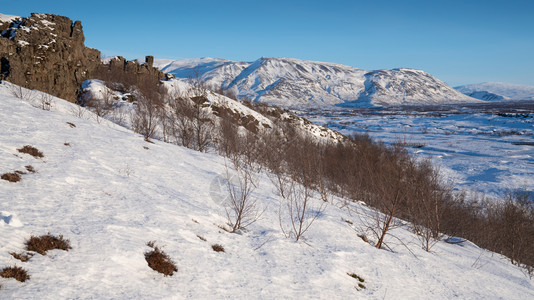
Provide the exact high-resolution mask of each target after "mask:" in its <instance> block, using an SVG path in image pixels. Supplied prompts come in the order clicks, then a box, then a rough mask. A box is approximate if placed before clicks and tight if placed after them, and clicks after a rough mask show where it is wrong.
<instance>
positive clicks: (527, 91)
mask: <svg viewBox="0 0 534 300" xmlns="http://www.w3.org/2000/svg"><path fill="white" fill-rule="evenodd" d="M455 89H456V90H457V91H459V92H462V93H464V94H466V95H468V96H470V97H474V98H477V99H481V100H488V101H503V100H534V86H529V85H521V84H511V83H503V82H483V83H478V84H469V85H463V86H457V87H455Z"/></svg>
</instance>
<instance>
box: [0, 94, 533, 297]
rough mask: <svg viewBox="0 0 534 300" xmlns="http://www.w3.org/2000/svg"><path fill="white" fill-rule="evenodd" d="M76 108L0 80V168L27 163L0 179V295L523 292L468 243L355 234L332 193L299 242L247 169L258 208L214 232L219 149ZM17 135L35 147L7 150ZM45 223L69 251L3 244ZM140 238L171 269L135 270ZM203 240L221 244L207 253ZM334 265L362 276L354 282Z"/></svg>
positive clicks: (352, 206)
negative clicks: (6, 274) (146, 135)
mask: <svg viewBox="0 0 534 300" xmlns="http://www.w3.org/2000/svg"><path fill="white" fill-rule="evenodd" d="M79 109H80V108H78V107H76V106H75V105H74V104H71V103H68V102H66V101H63V100H60V99H57V98H55V99H54V105H53V107H52V110H51V111H44V110H41V109H39V108H36V107H35V104H33V105H32V103H31V102H28V101H25V100H21V99H18V98H14V97H12V96H11V95H10V92H9V88H8V86H7V85H6V84H5V83H4V84H2V85H0V127H1V128H3V129H4V130H1V131H0V172H1V173H4V172H13V171H15V170H24V168H25V166H26V165H31V166H33V167H34V169H35V170H36V173H27V174H23V175H22V180H21V181H20V182H16V183H11V182H7V181H5V180H0V191H2V192H1V193H2V201H1V202H0V269H1V268H5V267H7V266H14V265H17V266H20V267H23V268H24V269H26V270H27V271H28V272H29V274H30V276H31V278H30V279H29V280H28V281H26V282H24V283H20V282H17V281H15V280H14V279H6V278H0V284H1V285H2V287H1V288H0V298H2V299H29V298H39V299H57V298H67V299H72V298H76V299H88V298H89V299H141V298H144V299H148V298H150V299H161V298H166V299H169V298H172V299H183V298H194V299H220V298H232V299H235V298H250V297H252V298H323V299H335V298H343V299H347V298H349V299H355V298H356V299H358V298H360V299H390V298H396V299H414V298H418V299H421V298H423V299H425V298H426V299H430V298H431V299H450V298H455V297H456V298H462V299H467V298H469V299H475V298H477V299H495V298H505V299H530V298H533V297H534V283H533V281H532V280H529V279H528V277H526V276H525V275H524V274H523V273H522V271H521V270H520V269H519V268H517V267H515V266H513V265H511V264H510V263H509V260H508V259H506V258H504V257H501V256H500V255H497V254H495V253H491V252H488V251H485V250H483V249H480V248H478V247H477V246H475V245H473V244H472V243H469V242H463V243H459V244H448V243H445V242H443V241H439V242H437V244H436V245H435V246H434V248H433V249H432V250H433V251H432V252H430V253H428V252H425V251H423V250H422V249H421V248H420V247H419V245H418V244H419V242H418V240H417V238H416V236H415V235H413V233H411V231H410V230H409V227H408V226H401V227H398V228H396V229H393V233H394V234H395V236H396V237H398V238H401V239H402V240H403V241H405V243H406V245H407V246H408V247H409V248H410V249H409V250H408V249H407V248H405V247H403V246H401V245H399V244H397V243H396V240H395V239H394V238H391V239H390V240H389V244H390V246H391V247H393V249H394V251H388V250H378V249H376V248H374V247H373V246H371V245H369V244H367V243H365V242H364V241H363V240H362V239H361V238H359V237H358V236H357V234H356V233H357V231H358V230H360V229H359V228H360V227H361V226H363V223H362V219H365V218H368V217H369V216H370V215H372V214H373V213H372V211H371V210H370V209H369V208H367V207H365V206H363V205H360V204H357V203H345V202H344V201H343V199H337V198H336V199H333V201H332V203H329V204H328V205H327V207H326V210H325V211H324V212H323V213H322V214H321V215H320V216H319V218H318V219H317V220H316V222H315V223H314V224H313V226H312V227H311V228H310V230H309V231H308V232H307V234H306V240H305V243H304V242H301V243H296V242H294V241H293V240H291V239H287V238H285V237H284V235H283V234H282V233H281V230H280V227H279V222H280V219H279V213H278V209H279V207H280V206H279V201H280V198H279V196H277V195H276V194H275V193H274V192H273V186H272V183H271V181H270V180H269V178H268V177H267V174H258V175H255V176H257V178H258V180H257V185H258V187H257V189H256V190H255V191H254V193H253V197H255V199H257V200H258V201H259V202H258V203H259V204H260V205H261V207H262V208H265V212H264V214H263V215H262V217H261V219H260V220H259V221H258V222H257V223H255V224H253V225H252V226H250V227H249V228H248V230H246V231H242V232H241V233H239V234H231V233H228V232H226V231H224V230H222V229H221V228H220V226H224V225H225V223H226V219H225V209H224V207H223V206H222V205H221V204H220V203H221V199H220V198H218V196H217V195H220V194H215V196H214V193H213V183H214V182H215V183H216V182H218V179H219V178H220V177H219V176H220V175H221V174H223V175H224V174H225V161H224V159H223V158H221V157H219V156H217V155H215V154H213V153H208V154H206V153H200V152H195V151H192V150H189V149H186V148H183V147H179V146H176V145H172V144H166V143H162V142H159V141H154V143H148V142H145V141H144V140H143V138H142V136H140V135H138V134H135V133H133V132H131V131H129V130H127V129H125V128H123V127H120V126H117V125H115V124H113V123H110V122H107V121H106V120H100V122H96V121H95V120H94V117H93V115H92V114H91V113H89V112H86V113H84V114H80V113H79V111H78V110H79ZM75 115H76V116H75ZM77 116H82V118H80V117H77ZM69 123H71V124H72V125H71V124H69ZM24 145H33V146H34V147H36V148H38V149H39V150H40V151H42V152H43V154H44V157H43V158H34V157H32V156H29V155H27V154H22V153H19V152H17V150H16V149H17V148H20V147H22V146H24ZM311 201H312V202H311V203H313V204H319V203H322V200H320V198H319V197H313V199H312V200H311ZM345 220H349V221H350V223H352V224H350V223H348V222H346V221H345ZM47 232H50V233H52V234H55V235H59V234H62V235H63V236H64V237H65V238H67V239H69V240H70V242H71V246H72V249H71V250H70V251H68V252H65V251H60V250H52V251H50V252H49V253H47V255H46V256H41V255H39V254H35V255H34V256H33V257H32V258H31V259H30V260H29V261H27V262H20V261H18V260H16V259H15V258H13V257H12V256H11V255H10V254H9V253H10V252H22V251H23V249H24V241H25V240H26V239H28V238H29V237H30V235H41V234H46V233H47ZM199 236H200V237H202V238H204V239H205V240H206V241H204V240H202V239H200V238H199ZM154 240H155V241H156V245H157V246H160V247H161V248H162V249H163V251H165V252H166V253H167V254H169V256H170V257H171V258H172V259H173V260H174V261H175V262H176V265H177V267H178V271H177V272H176V273H175V274H174V275H173V276H170V277H164V276H163V275H161V274H159V273H156V272H155V271H153V270H152V269H150V268H149V267H148V265H147V263H146V261H145V258H144V252H146V251H148V250H149V247H147V246H146V243H147V242H148V241H154ZM213 244H221V245H222V246H223V247H224V248H225V250H226V252H224V253H222V252H221V253H217V252H214V251H213V250H212V248H211V245H213ZM347 273H355V274H357V275H358V276H360V277H362V278H363V279H364V280H365V282H364V283H363V285H364V286H365V288H363V289H361V288H358V283H359V281H357V280H355V279H354V278H352V277H350V276H348V275H347Z"/></svg>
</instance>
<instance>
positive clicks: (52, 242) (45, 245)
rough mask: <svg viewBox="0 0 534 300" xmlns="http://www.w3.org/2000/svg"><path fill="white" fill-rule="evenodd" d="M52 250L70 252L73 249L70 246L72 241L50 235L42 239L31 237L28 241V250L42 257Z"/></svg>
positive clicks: (41, 237)
mask: <svg viewBox="0 0 534 300" xmlns="http://www.w3.org/2000/svg"><path fill="white" fill-rule="evenodd" d="M52 249H59V250H65V251H69V249H72V247H71V246H70V241H69V240H65V239H63V236H62V235H60V236H59V237H55V236H53V235H51V234H50V233H48V234H47V235H43V236H40V237H36V236H33V235H32V236H31V237H30V239H29V240H27V241H26V250H28V251H34V252H37V253H39V254H41V255H45V254H46V251H48V250H52Z"/></svg>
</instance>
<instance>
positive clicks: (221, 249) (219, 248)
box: [211, 244, 226, 252]
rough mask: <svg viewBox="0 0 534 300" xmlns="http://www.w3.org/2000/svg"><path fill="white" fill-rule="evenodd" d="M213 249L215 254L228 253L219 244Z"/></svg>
mask: <svg viewBox="0 0 534 300" xmlns="http://www.w3.org/2000/svg"><path fill="white" fill-rule="evenodd" d="M211 248H212V249H213V251H215V252H226V251H224V247H223V246H221V245H219V244H214V245H211Z"/></svg>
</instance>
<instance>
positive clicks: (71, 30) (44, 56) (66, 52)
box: [0, 13, 164, 101]
mask: <svg viewBox="0 0 534 300" xmlns="http://www.w3.org/2000/svg"><path fill="white" fill-rule="evenodd" d="M84 41H85V37H84V34H83V29H82V24H81V22H80V21H75V22H73V21H71V20H70V19H69V18H67V17H63V16H58V15H51V14H36V13H32V15H31V16H30V17H28V18H16V19H11V20H8V21H2V20H0V66H1V68H0V80H7V81H10V82H12V83H14V84H17V85H21V86H23V87H26V88H30V89H36V90H40V91H44V92H47V93H50V94H52V95H54V96H57V97H60V98H63V99H67V100H69V101H76V99H77V96H78V93H79V91H80V88H81V84H82V83H83V81H85V80H86V79H90V78H91V76H93V74H95V73H97V72H98V70H99V69H100V71H101V70H102V68H105V67H109V68H111V67H112V66H111V65H110V64H108V65H105V64H103V63H102V62H101V59H100V51H98V50H96V49H92V48H88V47H85V45H84ZM114 64H115V65H114V68H117V69H118V70H119V71H120V72H125V73H130V74H131V75H132V76H138V74H144V75H142V76H151V77H154V78H157V79H161V78H163V77H164V76H163V73H161V72H160V71H158V70H156V69H154V68H152V66H151V61H150V59H148V58H147V63H146V64H143V65H139V64H138V63H136V62H126V61H125V60H120V61H119V62H117V61H116V60H115V62H114ZM119 65H120V66H119Z"/></svg>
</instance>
